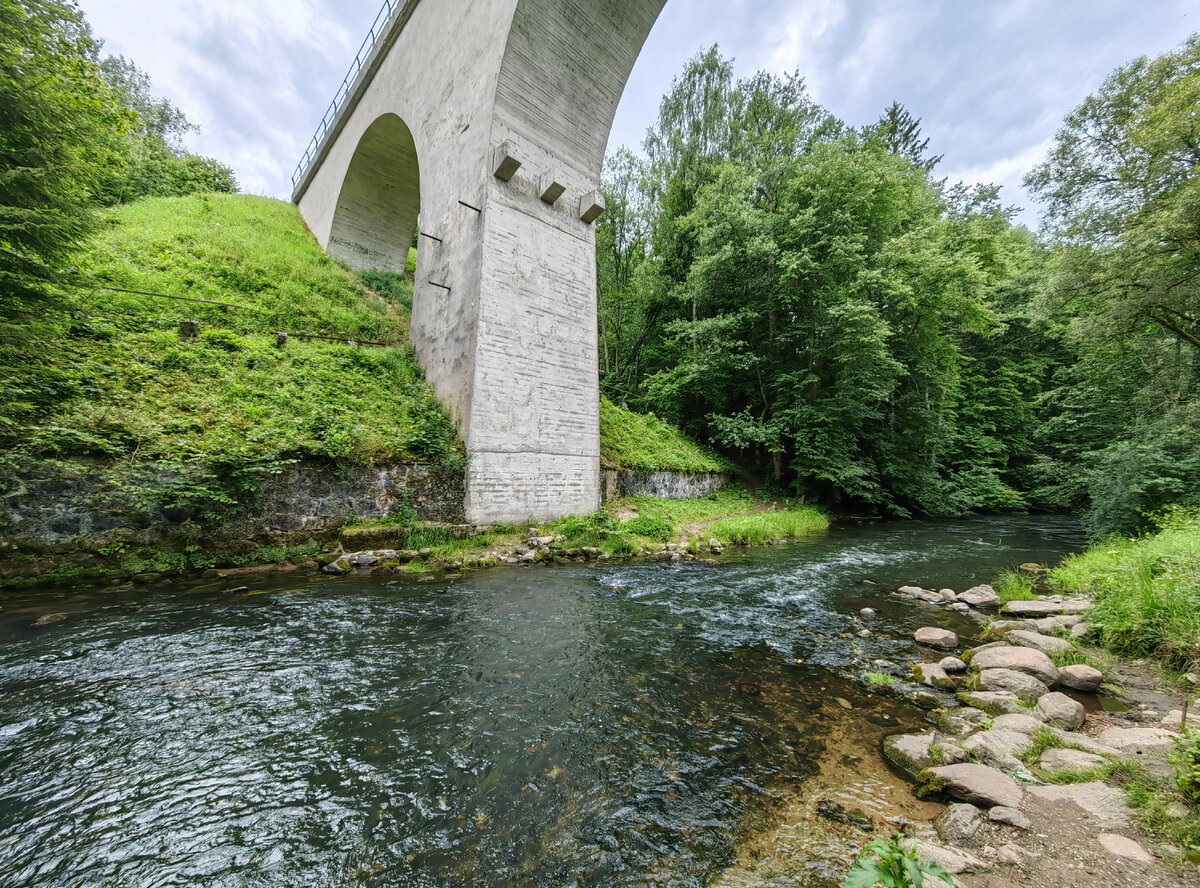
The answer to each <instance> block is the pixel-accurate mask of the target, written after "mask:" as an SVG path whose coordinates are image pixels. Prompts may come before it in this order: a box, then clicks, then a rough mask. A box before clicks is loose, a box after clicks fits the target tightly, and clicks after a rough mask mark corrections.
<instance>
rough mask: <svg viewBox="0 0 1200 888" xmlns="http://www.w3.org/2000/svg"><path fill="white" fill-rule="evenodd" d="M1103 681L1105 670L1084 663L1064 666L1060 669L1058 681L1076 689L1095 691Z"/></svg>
mask: <svg viewBox="0 0 1200 888" xmlns="http://www.w3.org/2000/svg"><path fill="white" fill-rule="evenodd" d="M1103 681H1104V673H1103V672H1101V671H1100V670H1099V669H1095V668H1093V667H1091V666H1086V665H1084V664H1083V663H1079V664H1076V665H1074V666H1063V667H1062V668H1061V669H1059V670H1058V683H1059V684H1061V685H1062V686H1063V687H1066V688H1071V690H1074V691H1084V692H1086V693H1089V694H1090V693H1094V692H1095V691H1096V690H1097V689H1098V688H1099V687H1100V684H1101V682H1103Z"/></svg>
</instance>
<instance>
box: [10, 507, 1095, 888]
mask: <svg viewBox="0 0 1200 888" xmlns="http://www.w3.org/2000/svg"><path fill="white" fill-rule="evenodd" d="M1080 542H1081V538H1080V536H1079V534H1078V530H1077V528H1076V527H1075V525H1074V524H1073V523H1072V522H1070V521H1067V520H1065V519H1047V518H997V519H992V518H981V519H971V520H964V521H958V522H939V523H916V522H911V523H905V524H888V525H872V526H864V527H843V528H838V529H836V530H834V531H833V532H831V533H830V534H829V535H828V536H826V537H823V538H821V539H819V540H813V541H809V542H805V543H800V544H794V545H790V546H782V547H775V548H771V549H766V550H755V551H746V552H744V553H740V554H738V555H736V556H734V557H731V558H730V559H729V560H728V562H727V563H725V564H722V565H719V566H711V565H688V566H683V567H663V566H662V565H649V564H637V565H614V566H605V567H597V566H586V567H585V566H578V567H570V568H536V569H512V570H507V569H505V570H495V571H489V572H482V573H478V574H473V575H469V576H467V577H464V578H461V579H458V580H454V581H449V582H447V581H442V582H437V583H422V584H411V583H408V582H388V581H386V580H384V579H376V578H359V579H341V580H336V581H319V582H310V581H307V580H300V579H296V578H294V577H293V578H291V579H290V580H287V581H280V580H278V579H277V580H273V581H264V582H262V583H261V584H259V585H257V586H256V587H255V588H253V589H251V590H250V592H249V593H242V594H236V595H220V594H217V593H215V592H214V591H212V590H211V589H208V590H205V589H204V588H200V587H197V588H183V587H173V588H172V589H169V590H159V591H156V592H146V591H136V590H132V589H128V588H126V589H123V590H116V591H106V590H103V589H95V590H85V591H82V592H79V591H76V592H74V593H73V594H71V595H70V596H69V597H68V596H67V595H66V594H65V593H64V595H63V596H62V597H61V598H59V599H58V600H51V601H47V595H46V593H45V592H44V591H43V592H38V593H13V594H11V595H9V596H8V597H7V600H6V601H5V603H4V611H3V612H2V613H0V776H2V778H3V780H2V787H0V847H3V848H4V849H5V855H4V857H3V858H2V859H0V883H2V884H4V885H6V886H13V888H25V886H50V885H56V886H57V885H84V884H87V885H114V886H115V885H120V886H157V885H166V884H171V885H196V886H199V885H205V886H209V885H212V886H235V885H236V886H266V885H271V886H281V885H282V886H301V885H303V886H320V885H330V886H333V885H338V886H342V885H364V886H406V888H407V886H460V885H462V886H466V885H477V886H489V885H495V886H501V885H505V886H512V885H518V886H519V885H536V886H568V885H574V886H581V888H582V886H602V885H603V886H607V885H663V886H667V885H670V886H701V885H704V884H706V883H710V884H715V883H714V882H713V880H717V882H716V883H719V884H728V885H733V884H740V883H738V882H737V880H736V878H735V875H736V873H737V872H738V871H739V870H744V869H745V868H746V867H748V866H750V865H751V864H752V863H753V865H754V866H755V867H758V868H759V871H765V870H762V869H761V867H762V866H763V865H764V864H762V860H768V864H769V858H770V857H771V854H772V850H771V849H772V848H777V847H785V846H790V845H794V846H796V847H800V846H803V848H804V849H806V851H805V853H806V854H807V855H808V857H807V858H806V859H807V860H809V864H808V865H811V866H813V867H816V868H818V869H820V868H821V867H822V866H824V867H825V869H826V870H828V869H829V867H830V866H831V865H832V864H831V863H830V861H838V860H839V859H840V858H839V854H842V855H844V853H845V848H846V847H847V841H848V839H847V838H846V837H845V836H841V838H838V835H833V838H830V836H829V835H826V833H824V832H820V831H819V830H816V829H814V827H813V823H815V822H816V821H814V820H813V817H816V818H817V819H818V820H820V821H821V822H824V823H836V824H837V825H838V829H850V830H851V831H853V830H854V829H857V828H862V827H861V824H860V825H859V826H855V822H854V817H850V818H849V819H847V818H846V817H842V816H841V815H839V814H837V812H839V811H844V810H852V809H854V807H855V806H856V804H861V805H867V806H872V805H873V806H874V807H875V809H876V810H877V811H883V812H884V814H885V815H886V816H890V817H892V818H893V819H894V820H895V821H901V820H903V819H905V818H906V817H910V816H921V815H922V814H923V813H927V812H924V811H923V810H922V809H921V806H920V805H919V804H917V803H913V802H912V800H911V798H909V797H908V794H907V793H906V792H903V787H902V785H901V784H899V782H898V780H897V778H895V777H893V776H892V775H890V774H889V773H888V772H887V771H886V769H884V768H883V767H882V764H881V763H880V761H879V756H878V752H877V748H878V742H879V739H880V738H881V737H882V736H883V735H884V734H886V733H890V732H892V731H894V730H898V729H900V727H903V726H912V725H914V724H917V723H918V722H919V721H920V718H921V714H920V713H919V712H917V711H915V710H913V709H910V708H907V707H905V706H903V705H901V704H900V703H898V702H895V701H883V700H879V699H877V698H871V697H868V696H866V694H865V692H864V690H863V689H862V686H861V684H859V683H858V682H857V681H856V680H855V679H854V676H855V675H856V672H857V670H858V668H859V666H858V664H860V663H861V662H862V661H863V660H864V659H868V660H869V659H873V658H879V657H890V658H896V659H899V658H901V657H904V656H906V655H907V656H909V657H910V658H911V657H912V655H913V647H912V644H911V631H912V629H913V628H915V627H916V626H918V625H921V623H922V621H923V620H924V621H928V620H929V619H930V615H929V614H928V613H925V612H921V611H918V610H916V609H915V608H913V607H911V606H908V605H904V606H901V605H896V604H893V603H892V602H891V600H890V599H888V598H886V597H883V596H882V595H878V594H876V593H875V592H873V591H872V589H873V588H874V587H869V586H864V585H863V584H862V581H863V580H872V581H873V582H875V583H878V584H879V587H880V588H894V587H895V586H898V585H900V584H903V583H908V582H916V583H921V584H924V585H932V586H934V587H938V586H942V585H952V586H957V587H959V588H961V587H963V585H964V584H969V583H973V582H978V581H983V580H986V579H988V578H990V577H991V576H993V575H994V574H995V573H996V572H997V570H999V569H1000V568H1003V567H1006V566H1010V565H1012V564H1015V563H1019V562H1022V561H1029V560H1034V561H1045V560H1049V559H1054V558H1057V557H1058V556H1060V555H1062V554H1064V553H1065V552H1067V551H1070V550H1071V549H1073V548H1077V547H1078V546H1079V544H1080ZM876 591H877V590H876ZM864 604H871V605H872V606H874V607H876V608H877V609H879V610H880V612H881V614H882V615H883V616H884V618H885V619H884V620H882V621H881V623H880V628H881V631H879V632H877V633H876V635H875V636H873V637H872V638H870V639H858V638H854V637H853V636H852V630H853V629H854V628H857V627H856V626H855V625H854V622H853V615H854V614H855V613H856V611H857V610H858V608H859V607H862V606H863V605H864ZM51 612H53V613H64V614H66V617H65V618H64V619H62V620H61V621H60V622H56V623H54V624H52V625H46V626H34V625H33V624H34V622H35V620H37V619H38V618H39V617H44V616H45V615H46V614H48V613H51ZM952 616H954V615H951V614H948V613H946V612H943V611H938V612H937V614H936V617H937V618H938V619H939V621H940V622H942V623H943V624H949V620H950V618H951V617H952ZM955 619H957V617H956V616H955ZM964 622H965V621H964ZM972 625H973V624H969V623H966V624H965V625H961V626H958V627H957V628H961V629H962V630H963V631H966V632H969V631H972V630H971V626H972ZM952 628H954V625H952ZM839 698H840V699H839ZM856 799H857V802H856ZM822 806H824V807H822ZM831 806H832V807H831ZM805 812H807V813H805ZM831 812H833V813H832V814H831ZM810 815H812V816H810ZM835 815H836V816H835ZM834 833H835V834H836V833H837V830H834ZM839 835H840V834H839ZM789 843H790V845H789ZM839 843H840V844H839ZM839 849H840V850H839ZM823 860H824V861H825V862H824V863H823V862H822V861H823ZM754 861H758V862H757V863H755V862H754ZM839 865H842V864H839ZM730 867H732V869H730ZM768 869H769V866H768ZM834 869H836V867H834ZM818 875H819V873H818V872H817V871H816V870H814V872H813V876H814V879H813V884H817V883H818V881H817V878H816V877H817V876H818ZM829 875H830V874H829V873H825V875H824V876H821V878H825V877H826V876H829Z"/></svg>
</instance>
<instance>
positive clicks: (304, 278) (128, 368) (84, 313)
mask: <svg viewBox="0 0 1200 888" xmlns="http://www.w3.org/2000/svg"><path fill="white" fill-rule="evenodd" d="M78 269H79V272H80V274H81V277H82V278H83V279H85V280H87V281H89V282H90V286H89V287H88V288H87V289H81V290H80V291H78V292H76V293H75V294H73V298H72V301H71V308H72V311H71V313H70V316H69V318H68V319H67V320H66V321H65V322H64V329H63V330H62V331H61V334H62V335H61V338H55V339H53V340H49V339H47V341H45V342H43V343H40V344H38V347H37V354H36V357H35V358H34V357H31V354H30V351H29V349H28V348H27V347H26V346H25V345H24V344H22V345H14V346H9V347H6V348H4V349H3V350H0V445H2V446H3V447H4V448H5V449H7V450H9V451H17V452H21V453H25V454H28V455H34V456H54V457H70V456H104V457H110V458H121V457H134V456H136V457H137V458H139V459H162V460H168V461H183V462H192V461H202V462H203V461H207V460H208V459H210V458H216V457H218V456H219V457H220V458H221V459H222V460H224V461H225V462H226V463H228V462H229V461H230V457H231V455H236V456H238V457H240V458H241V459H243V460H245V461H247V462H254V461H255V460H263V459H279V458H288V457H299V456H320V457H330V458H334V459H341V460H352V461H356V462H363V463H369V462H373V461H381V460H392V459H400V458H416V459H425V460H435V461H437V460H442V459H445V458H450V457H454V456H456V455H457V454H458V453H459V446H458V444H457V442H456V439H455V436H454V430H453V427H452V425H451V423H450V420H449V418H448V417H447V415H446V414H445V412H444V411H443V410H442V409H441V407H440V406H439V405H438V404H437V402H436V400H435V399H434V397H433V395H432V393H431V392H430V390H429V388H428V387H427V386H426V385H425V383H424V381H423V378H422V375H421V372H420V369H419V367H418V366H417V363H416V360H415V358H414V356H413V354H412V351H411V349H410V348H409V346H408V344H407V341H406V336H405V334H406V332H407V326H408V316H407V311H406V310H405V309H403V308H397V307H396V306H394V305H392V304H390V303H389V302H387V301H385V300H384V299H383V298H381V297H379V296H377V295H375V294H373V293H371V292H369V291H368V290H366V289H365V288H364V286H363V285H362V284H361V283H360V282H359V281H358V279H356V278H355V277H354V276H353V275H352V274H350V273H349V272H347V271H346V270H345V269H344V268H343V267H342V266H341V265H339V264H338V263H337V262H335V261H333V260H331V259H330V258H329V257H328V256H326V255H325V254H324V253H323V252H322V251H321V250H320V248H319V247H318V246H317V244H316V242H315V241H314V240H313V239H312V237H311V235H309V234H308V232H307V231H306V230H305V228H304V225H303V222H302V221H301V220H300V217H299V214H298V213H297V212H296V210H295V208H294V207H292V206H291V205H289V204H285V203H281V202H279V201H273V200H267V199H263V198H254V197H245V196H237V195H199V196H192V197H184V198H164V199H151V200H144V201H139V202H137V203H134V204H130V205H127V206H123V207H121V208H119V209H117V210H114V211H113V212H112V214H111V217H110V219H109V222H108V224H107V226H106V227H105V229H104V230H103V232H101V233H100V234H99V235H98V236H97V237H96V238H95V239H94V240H93V241H92V242H91V243H90V245H89V246H88V248H87V249H86V251H85V252H84V253H83V254H82V255H81V256H80V257H79V258H78ZM96 285H99V286H98V287H96ZM93 287H96V288H93ZM105 287H112V288H117V289H124V290H137V291H141V292H145V293H160V294H165V295H168V296H176V297H182V298H183V299H199V300H207V301H208V302H218V303H222V304H223V305H229V306H237V307H236V308H233V307H231V308H225V307H221V306H218V305H211V304H203V303H197V302H186V301H175V300H166V299H160V298H156V297H153V296H145V295H137V294H132V293H121V292H113V291H112V290H108V289H104V288H105ZM184 320H194V321H196V322H198V323H199V325H200V329H201V333H200V335H199V336H198V337H197V338H195V339H191V340H181V339H180V336H179V332H178V328H179V323H180V321H184ZM276 331H287V332H290V333H293V334H295V333H314V334H319V335H324V336H328V337H331V338H333V339H335V340H339V341H332V342H327V341H322V340H304V339H300V338H295V337H293V338H291V339H290V340H289V341H288V343H287V346H286V347H285V348H282V349H280V348H277V347H276V345H275V333H276ZM348 340H354V341H372V342H381V343H386V344H387V347H382V348H381V347H365V346H355V345H350V344H347V341H348Z"/></svg>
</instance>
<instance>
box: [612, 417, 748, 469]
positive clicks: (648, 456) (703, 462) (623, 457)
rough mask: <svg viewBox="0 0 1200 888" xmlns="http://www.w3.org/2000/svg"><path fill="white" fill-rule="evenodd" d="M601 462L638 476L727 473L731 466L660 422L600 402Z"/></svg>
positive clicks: (659, 420)
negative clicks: (643, 473) (673, 472)
mask: <svg viewBox="0 0 1200 888" xmlns="http://www.w3.org/2000/svg"><path fill="white" fill-rule="evenodd" d="M600 460H601V463H602V464H603V465H604V466H605V467H606V468H617V469H632V470H634V471H637V472H661V471H676V472H730V471H733V466H732V465H731V464H730V463H729V462H728V461H727V460H725V459H722V458H721V457H720V456H717V455H716V454H715V453H713V452H712V451H711V450H709V449H708V448H706V447H701V446H700V445H699V444H697V443H695V442H694V441H692V440H691V439H690V438H687V437H685V436H684V435H683V433H682V432H680V431H679V430H678V429H676V428H674V427H672V426H669V425H667V424H666V423H665V422H663V421H662V420H661V419H658V418H657V417H654V416H647V415H645V414H642V413H633V412H632V411H629V410H623V409H622V408H620V407H618V406H617V405H616V404H613V403H612V402H611V401H609V400H607V399H603V400H601V402H600Z"/></svg>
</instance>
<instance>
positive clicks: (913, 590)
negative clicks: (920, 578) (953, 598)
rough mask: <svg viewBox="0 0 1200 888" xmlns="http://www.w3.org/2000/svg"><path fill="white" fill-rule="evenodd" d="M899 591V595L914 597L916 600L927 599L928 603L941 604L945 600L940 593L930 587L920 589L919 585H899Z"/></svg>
mask: <svg viewBox="0 0 1200 888" xmlns="http://www.w3.org/2000/svg"><path fill="white" fill-rule="evenodd" d="M899 592H900V594H901V595H907V596H908V597H909V598H915V599H917V600H918V601H927V602H929V603H930V604H942V603H943V602H944V601H945V599H944V598H942V596H941V595H939V594H938V593H936V592H934V591H933V590H932V589H922V588H921V587H920V586H901V587H900V589H899Z"/></svg>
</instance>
